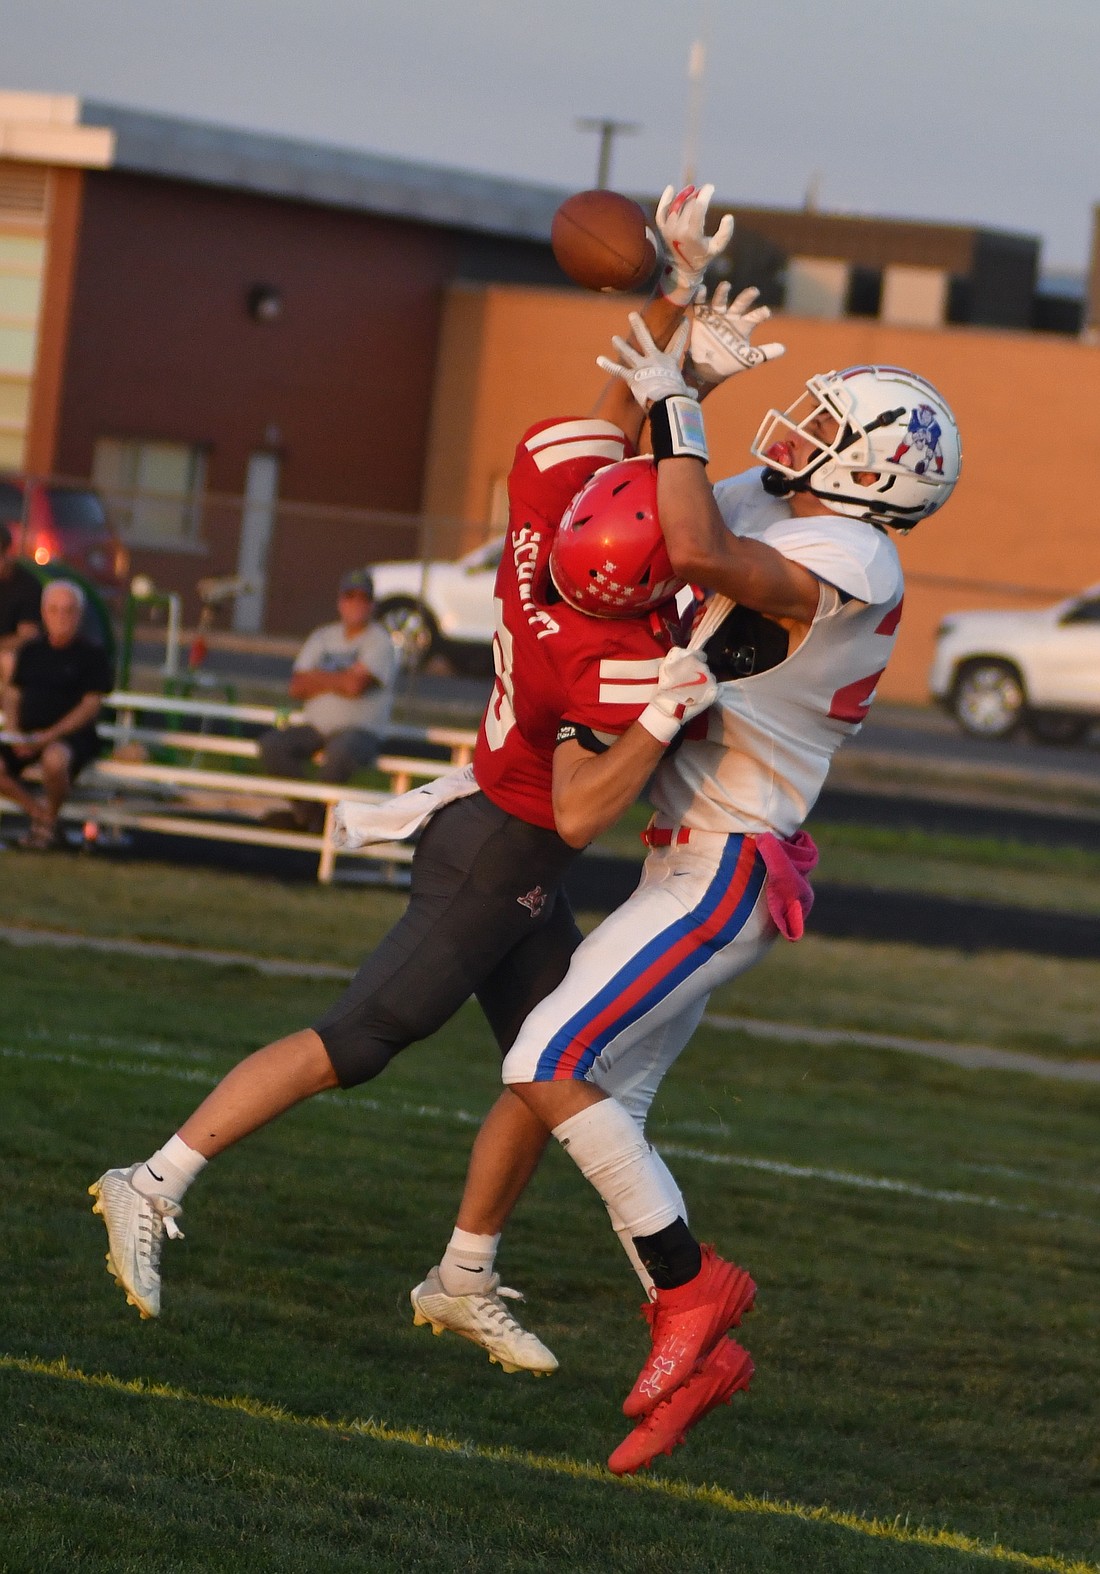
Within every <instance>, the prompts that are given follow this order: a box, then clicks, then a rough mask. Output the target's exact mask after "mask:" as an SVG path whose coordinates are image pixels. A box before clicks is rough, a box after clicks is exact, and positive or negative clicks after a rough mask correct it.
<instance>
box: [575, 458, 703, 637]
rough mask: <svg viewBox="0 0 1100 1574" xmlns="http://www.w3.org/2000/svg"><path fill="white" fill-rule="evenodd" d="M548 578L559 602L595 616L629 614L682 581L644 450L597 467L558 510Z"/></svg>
mask: <svg viewBox="0 0 1100 1574" xmlns="http://www.w3.org/2000/svg"><path fill="white" fill-rule="evenodd" d="M550 577H551V579H552V580H553V581H554V585H555V587H556V588H557V591H558V594H559V595H560V596H561V598H562V600H563V601H567V602H568V603H569V605H570V606H571V607H576V609H577V610H578V612H587V613H589V614H590V615H591V616H593V617H597V618H631V617H634V616H636V614H637V613H639V612H645V611H648V610H649V608H650V607H657V606H660V605H661V603H662V602H664V601H669V600H671V598H672V597H673V596H675V595H676V593H677V591H679V590H682V589H683V587H684V584H685V583H686V582H685V581H684V580H683V579H681V578H680V577H679V576H678V575H676V574H674V573H673V570H672V564H671V563H670V562H669V560H668V552H667V551H666V550H665V538H664V536H663V535H662V534H661V526H660V522H659V520H658V518H657V466H656V465H655V464H654V462H653V460H652V459H651V458H650V457H649V456H648V454H645V455H641V456H639V457H638V458H636V459H623V460H621V461H620V463H618V464H614V465H607V466H606V467H605V468H604V469H603V470H597V472H596V474H595V475H594V476H593V477H592V479H591V481H589V482H588V483H587V485H585V486H583V487H582V488H581V490H580V491H579V492H578V493H577V495H576V497H575V498H574V499H573V501H572V502H571V503H570V505H569V507H568V508H567V509H566V510H565V513H564V514H563V515H562V520H561V524H560V525H559V526H558V529H557V533H556V535H555V536H554V544H553V546H552V547H551V549H550Z"/></svg>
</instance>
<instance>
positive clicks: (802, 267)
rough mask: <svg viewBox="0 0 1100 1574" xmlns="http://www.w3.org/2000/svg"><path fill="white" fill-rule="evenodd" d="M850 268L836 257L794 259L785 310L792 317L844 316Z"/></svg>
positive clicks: (788, 275)
mask: <svg viewBox="0 0 1100 1574" xmlns="http://www.w3.org/2000/svg"><path fill="white" fill-rule="evenodd" d="M848 278H849V267H848V264H847V263H846V262H843V261H841V260H840V259H839V258H836V257H791V258H790V260H789V261H788V263H787V285H786V290H785V292H784V297H783V310H784V311H786V312H790V314H791V316H792V317H826V318H837V317H843V316H844V307H845V303H846V302H847V299H848Z"/></svg>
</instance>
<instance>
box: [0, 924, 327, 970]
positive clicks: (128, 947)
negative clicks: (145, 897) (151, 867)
mask: <svg viewBox="0 0 1100 1574" xmlns="http://www.w3.org/2000/svg"><path fill="white" fill-rule="evenodd" d="M0 940H6V941H7V943H8V944H9V945H14V946H50V947H52V948H54V949H55V950H61V951H77V950H80V951H105V952H112V953H114V954H116V955H118V956H144V957H150V958H155V959H156V960H157V961H161V962H204V963H206V965H207V966H209V967H250V968H252V969H253V970H254V971H255V972H257V973H268V974H273V975H275V976H276V977H281V978H338V979H340V980H342V981H343V980H346V979H349V978H350V977H351V976H352V974H353V973H354V971H355V969H354V968H351V967H336V966H334V965H333V964H332V963H331V962H286V961H281V960H280V959H278V958H271V957H263V956H253V955H251V953H249V952H247V951H207V950H200V949H198V948H196V947H194V946H183V945H168V944H166V943H165V942H164V941H162V940H119V939H108V938H106V937H104V936H102V935H80V934H71V933H69V932H68V931H67V930H63V929H22V928H14V927H12V926H11V925H8V924H0Z"/></svg>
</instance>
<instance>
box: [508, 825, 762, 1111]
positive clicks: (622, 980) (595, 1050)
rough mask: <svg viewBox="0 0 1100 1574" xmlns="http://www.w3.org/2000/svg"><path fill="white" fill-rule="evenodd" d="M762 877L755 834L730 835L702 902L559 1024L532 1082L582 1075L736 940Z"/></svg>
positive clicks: (758, 893)
mask: <svg viewBox="0 0 1100 1574" xmlns="http://www.w3.org/2000/svg"><path fill="white" fill-rule="evenodd" d="M765 875H766V870H765V868H764V862H763V859H761V858H760V857H759V855H758V854H757V851H756V842H755V840H754V839H753V838H752V837H751V836H730V837H728V838H727V840H726V846H725V848H724V850H723V853H722V857H721V860H720V862H719V864H718V868H717V869H716V871H715V874H714V878H713V879H712V880H711V882H710V885H709V886H708V887H707V890H706V893H705V895H704V896H703V898H702V900H701V901H700V902H699V903H698V904H697V905H696V906H695V907H694V908H693V909H692V910H691V912H689V913H685V914H684V916H683V917H682V918H679V919H677V920H676V922H675V923H673V924H670V925H669V926H668V928H667V929H663V930H662V931H661V932H660V934H657V935H654V937H653V938H652V939H651V940H649V941H647V943H646V944H645V945H644V946H643V947H642V948H641V950H639V951H638V952H637V953H636V954H635V955H634V956H632V957H631V958H630V960H629V961H628V962H627V963H626V964H625V966H623V967H622V968H620V969H619V971H618V972H616V973H615V975H614V976H613V977H612V978H611V979H610V980H609V981H608V983H607V984H605V985H604V987H603V988H602V989H600V990H599V991H598V992H597V993H596V994H595V995H594V996H593V997H592V999H591V1000H588V1001H586V1002H585V1004H584V1005H583V1006H582V1007H581V1009H580V1010H579V1011H578V1012H577V1013H576V1014H575V1015H574V1016H572V1017H571V1018H570V1019H569V1021H568V1022H566V1023H564V1024H563V1026H562V1027H560V1028H559V1029H558V1031H557V1032H556V1033H555V1034H554V1037H553V1038H552V1039H551V1040H550V1042H549V1043H548V1044H547V1046H546V1048H545V1049H544V1050H543V1052H542V1054H541V1055H540V1057H539V1062H538V1066H537V1067H536V1069H535V1075H534V1078H533V1079H532V1080H533V1081H535V1082H557V1081H563V1080H566V1079H573V1080H576V1081H580V1080H582V1079H583V1078H584V1077H585V1075H586V1074H587V1072H588V1071H589V1069H590V1068H591V1066H592V1064H593V1062H594V1061H595V1060H596V1058H597V1057H598V1056H599V1055H600V1053H601V1052H602V1051H603V1050H604V1049H605V1048H606V1047H607V1045H608V1044H610V1043H611V1042H612V1041H613V1040H614V1039H615V1038H617V1037H618V1035H619V1034H620V1033H622V1032H623V1031H625V1029H626V1028H628V1027H630V1026H631V1025H632V1024H633V1023H635V1022H637V1021H638V1020H639V1019H640V1018H641V1017H643V1016H645V1015H646V1013H647V1012H649V1011H651V1010H652V1009H653V1007H654V1006H655V1005H658V1004H659V1003H660V1001H661V1000H663V999H664V998H665V997H666V996H668V995H670V994H671V993H672V991H673V990H674V989H675V988H676V987H677V986H678V985H679V984H681V983H683V981H684V980H685V979H687V978H690V977H691V975H692V974H693V973H694V972H696V971H698V969H699V968H700V967H702V966H703V965H704V964H705V963H706V962H707V961H709V960H710V958H711V957H712V956H713V955H714V954H715V953H716V952H718V951H721V950H723V949H724V948H725V947H726V946H727V945H729V943H730V942H731V941H732V940H734V939H736V937H737V935H738V934H739V933H740V931H741V930H742V928H743V927H744V925H745V924H746V923H747V922H748V919H749V917H750V915H751V913H752V911H753V908H754V907H755V906H756V902H757V898H758V897H759V895H760V892H761V889H762V887H763V884H764V879H765Z"/></svg>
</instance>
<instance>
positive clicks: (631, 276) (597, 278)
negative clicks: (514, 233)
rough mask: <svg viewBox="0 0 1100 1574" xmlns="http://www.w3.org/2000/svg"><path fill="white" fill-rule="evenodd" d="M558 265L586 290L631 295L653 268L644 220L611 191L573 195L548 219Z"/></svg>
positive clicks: (637, 209)
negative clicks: (551, 222) (621, 291)
mask: <svg viewBox="0 0 1100 1574" xmlns="http://www.w3.org/2000/svg"><path fill="white" fill-rule="evenodd" d="M550 244H551V246H552V247H553V250H554V256H555V258H556V259H557V263H558V266H559V267H560V268H561V270H562V272H563V273H566V274H568V275H569V277H570V278H571V279H572V280H573V282H574V284H583V285H584V287H585V289H588V290H637V289H640V288H641V287H642V285H644V284H645V282H646V280H647V279H648V278H649V276H650V274H651V273H652V272H653V269H654V268H655V267H656V265H657V254H656V252H655V251H654V249H653V242H652V241H651V240H650V239H649V236H648V235H647V234H646V216H645V214H644V213H643V211H642V209H641V208H640V207H639V206H638V204H637V203H636V202H633V201H631V199H630V198H629V197H624V196H621V195H620V194H619V192H617V191H578V192H577V194H576V195H575V196H572V197H567V198H566V199H565V201H564V202H563V203H562V205H561V207H560V208H559V209H558V211H557V212H556V213H555V214H554V221H553V224H552V225H551V227H550Z"/></svg>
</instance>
